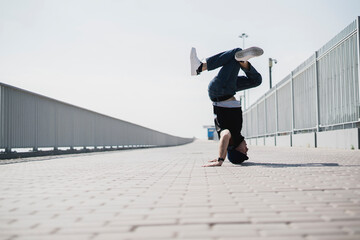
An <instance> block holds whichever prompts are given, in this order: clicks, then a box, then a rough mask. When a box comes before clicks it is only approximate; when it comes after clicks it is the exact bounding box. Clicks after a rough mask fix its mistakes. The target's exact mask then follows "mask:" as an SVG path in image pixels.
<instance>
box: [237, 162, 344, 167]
mask: <svg viewBox="0 0 360 240" xmlns="http://www.w3.org/2000/svg"><path fill="white" fill-rule="evenodd" d="M239 166H240V165H239ZM241 166H243V167H249V166H262V167H270V168H287V167H339V166H340V165H339V164H338V163H293V164H289V163H256V162H244V163H242V164H241Z"/></svg>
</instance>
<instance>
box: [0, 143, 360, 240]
mask: <svg viewBox="0 0 360 240" xmlns="http://www.w3.org/2000/svg"><path fill="white" fill-rule="evenodd" d="M249 155H250V157H251V158H250V160H249V161H247V162H246V163H245V164H244V165H242V166H237V165H232V164H231V163H229V162H225V163H224V164H223V166H222V167H217V168H203V167H201V166H202V165H203V164H205V163H206V161H207V160H211V159H213V158H214V157H216V156H217V143H216V142H210V141H196V142H194V143H192V144H189V145H184V146H180V147H170V148H158V149H141V150H126V151H118V152H108V153H95V154H81V155H73V156H61V157H42V158H32V159H27V160H25V161H24V162H21V161H20V162H19V161H1V162H0V239H1V240H5V239H6V240H18V239H21V240H42V239H51V240H57V239H66V240H69V239H70V240H71V239H74V240H82V239H89V240H98V239H99V240H100V239H101V240H112V239H116V240H119V239H136V240H141V239H157V240H158V239H196V240H200V239H214V240H225V239H226V240H230V239H249V240H255V239H256V240H258V239H276V240H281V239H286V240H289V239H306V240H335V239H337V240H350V239H351V240H355V239H356V240H359V239H360V151H351V150H323V149H309V148H281V147H257V146H253V147H252V146H251V147H250V151H249Z"/></svg>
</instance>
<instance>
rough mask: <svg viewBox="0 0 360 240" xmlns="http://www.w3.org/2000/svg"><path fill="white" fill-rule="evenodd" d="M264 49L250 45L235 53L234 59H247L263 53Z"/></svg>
mask: <svg viewBox="0 0 360 240" xmlns="http://www.w3.org/2000/svg"><path fill="white" fill-rule="evenodd" d="M263 53H264V50H262V49H261V48H259V47H251V48H247V49H244V50H241V51H238V52H236V53H235V59H236V61H239V62H240V61H247V60H249V59H250V58H253V57H258V56H261V55H263Z"/></svg>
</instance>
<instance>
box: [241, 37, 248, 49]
mask: <svg viewBox="0 0 360 240" xmlns="http://www.w3.org/2000/svg"><path fill="white" fill-rule="evenodd" d="M247 37H249V35H247V34H246V33H242V34H241V35H240V36H239V38H242V40H243V49H244V48H245V38H247Z"/></svg>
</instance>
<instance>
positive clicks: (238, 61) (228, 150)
mask: <svg viewBox="0 0 360 240" xmlns="http://www.w3.org/2000/svg"><path fill="white" fill-rule="evenodd" d="M263 52H264V51H263V50H262V49H261V48H258V47H252V48H248V49H244V50H242V49H241V48H235V49H233V50H230V51H226V52H222V53H219V54H217V55H214V56H212V57H209V58H207V59H206V62H201V61H200V60H199V58H198V57H197V54H196V49H195V48H192V49H191V53H190V62H191V75H199V74H200V73H201V72H203V71H205V70H208V71H211V70H214V69H216V68H219V67H221V69H220V71H219V73H218V75H217V76H215V77H214V79H212V80H211V82H210V84H209V87H208V93H209V97H210V99H211V101H212V102H213V110H214V115H215V119H214V121H215V127H216V131H217V133H218V135H219V139H220V141H219V142H220V146H219V157H218V158H217V159H215V160H211V161H210V162H211V164H209V165H205V166H204V167H215V166H221V165H222V164H223V162H224V160H225V158H226V155H227V157H228V159H229V161H230V162H231V163H233V164H240V163H242V162H244V161H245V160H247V159H249V158H248V156H247V151H248V148H247V145H246V141H245V140H244V137H243V136H242V135H241V129H242V122H243V119H242V110H241V104H240V102H239V101H237V100H236V99H235V97H234V95H235V93H236V92H238V91H242V90H245V89H249V88H253V87H257V86H259V85H260V84H261V82H262V78H261V75H260V74H259V73H258V72H257V71H256V69H255V68H254V67H253V66H252V65H251V64H250V63H249V62H248V60H249V59H250V58H252V57H257V56H260V55H262V54H263ZM240 69H242V70H243V71H244V72H245V74H246V76H238V74H239V71H240Z"/></svg>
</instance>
